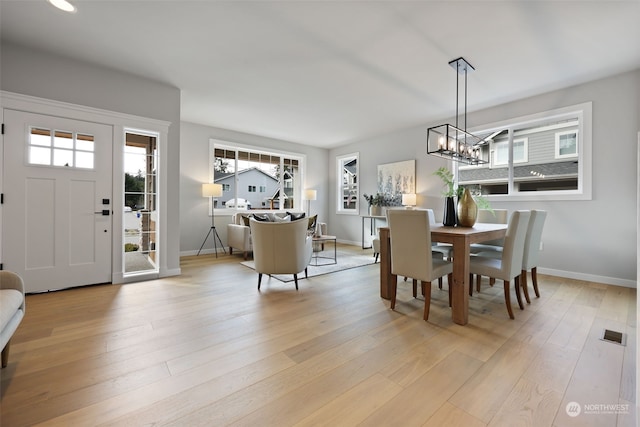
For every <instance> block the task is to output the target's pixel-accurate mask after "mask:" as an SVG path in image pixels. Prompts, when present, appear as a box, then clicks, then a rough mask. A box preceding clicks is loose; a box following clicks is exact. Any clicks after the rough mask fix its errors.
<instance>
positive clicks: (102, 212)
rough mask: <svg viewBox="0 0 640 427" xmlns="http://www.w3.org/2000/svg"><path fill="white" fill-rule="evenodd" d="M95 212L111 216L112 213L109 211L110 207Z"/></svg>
mask: <svg viewBox="0 0 640 427" xmlns="http://www.w3.org/2000/svg"><path fill="white" fill-rule="evenodd" d="M94 213H95V214H100V215H102V216H109V215H110V214H111V212H109V209H102V210H101V211H98V212H94Z"/></svg>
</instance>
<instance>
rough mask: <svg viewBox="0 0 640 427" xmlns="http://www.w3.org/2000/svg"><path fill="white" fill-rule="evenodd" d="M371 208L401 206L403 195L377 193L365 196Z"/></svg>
mask: <svg viewBox="0 0 640 427" xmlns="http://www.w3.org/2000/svg"><path fill="white" fill-rule="evenodd" d="M362 196H363V197H364V199H365V200H366V201H367V203H369V206H401V205H402V194H388V193H376V194H375V195H373V194H371V195H368V194H366V193H365V194H363V195H362Z"/></svg>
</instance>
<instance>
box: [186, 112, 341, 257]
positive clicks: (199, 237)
mask: <svg viewBox="0 0 640 427" xmlns="http://www.w3.org/2000/svg"><path fill="white" fill-rule="evenodd" d="M210 139H219V140H222V141H228V142H232V143H236V144H240V145H242V146H247V147H262V148H268V149H274V150H280V151H285V152H290V153H298V154H302V155H306V158H307V161H306V172H305V182H304V183H303V188H313V189H315V190H317V198H318V199H317V200H314V201H312V202H311V214H312V215H313V214H318V220H319V221H322V222H327V221H326V219H327V216H328V207H327V204H328V201H329V185H328V177H327V170H326V165H327V162H328V154H329V152H328V150H325V149H321V148H315V147H309V146H306V145H300V144H294V143H290V142H285V141H280V140H276V139H271V138H265V137H261V136H256V135H249V134H245V133H240V132H234V131H230V130H225V129H219V128H214V127H209V126H203V125H199V124H194V123H188V122H183V123H182V125H181V127H180V140H181V156H180V169H181V176H180V228H181V235H180V251H181V253H182V254H183V255H194V254H196V253H197V251H198V249H199V248H200V245H202V241H203V240H204V238H205V236H206V234H207V231H208V230H209V227H210V226H211V219H210V216H209V201H208V199H206V198H204V197H202V194H201V185H202V183H204V182H208V179H209V140H210ZM306 206H307V203H306V201H304V206H303V209H304V210H305V211H306ZM230 220H231V217H230V216H229V215H218V214H216V217H215V225H216V230H217V231H218V234H219V235H220V238H221V240H222V243H223V244H224V245H225V246H226V245H227V226H226V225H227V224H228V223H229V222H230ZM329 231H330V232H333V230H332V229H331V225H329ZM202 251H203V253H207V252H209V253H211V252H213V239H212V238H211V237H209V239H208V240H207V242H206V244H205V246H204V248H203V249H202Z"/></svg>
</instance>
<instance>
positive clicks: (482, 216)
mask: <svg viewBox="0 0 640 427" xmlns="http://www.w3.org/2000/svg"><path fill="white" fill-rule="evenodd" d="M508 221H509V212H508V211H507V210H506V209H478V219H477V220H476V222H480V223H484V224H506V223H507V222H508ZM503 244H504V239H495V240H489V241H486V242H482V243H473V244H472V245H471V246H470V248H469V252H471V253H472V254H477V253H478V252H487V251H498V252H500V251H502V246H503Z"/></svg>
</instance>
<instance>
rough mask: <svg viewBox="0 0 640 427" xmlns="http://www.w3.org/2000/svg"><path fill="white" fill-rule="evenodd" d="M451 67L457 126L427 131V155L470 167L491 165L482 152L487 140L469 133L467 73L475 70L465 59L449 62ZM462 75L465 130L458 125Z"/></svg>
mask: <svg viewBox="0 0 640 427" xmlns="http://www.w3.org/2000/svg"><path fill="white" fill-rule="evenodd" d="M449 65H450V66H451V67H452V68H453V69H454V70H456V125H455V126H453V125H450V124H444V125H438V126H434V127H431V128H429V129H427V154H431V155H433V156H438V157H444V158H446V159H451V160H455V161H457V162H461V163H466V164H468V165H479V164H484V163H489V162H488V161H487V160H485V159H484V158H483V156H482V150H481V146H482V145H483V144H484V143H485V141H486V138H480V137H477V136H475V135H473V134H471V133H469V132H467V73H470V72H471V71H473V70H475V68H473V66H472V65H471V64H469V63H468V62H467V61H466V60H465V59H464V58H463V57H460V58H458V59H454V60H453V61H449ZM460 75H464V129H461V128H460V126H459V125H458V119H459V116H460V115H459V112H458V105H459V98H460V95H459V88H460Z"/></svg>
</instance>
